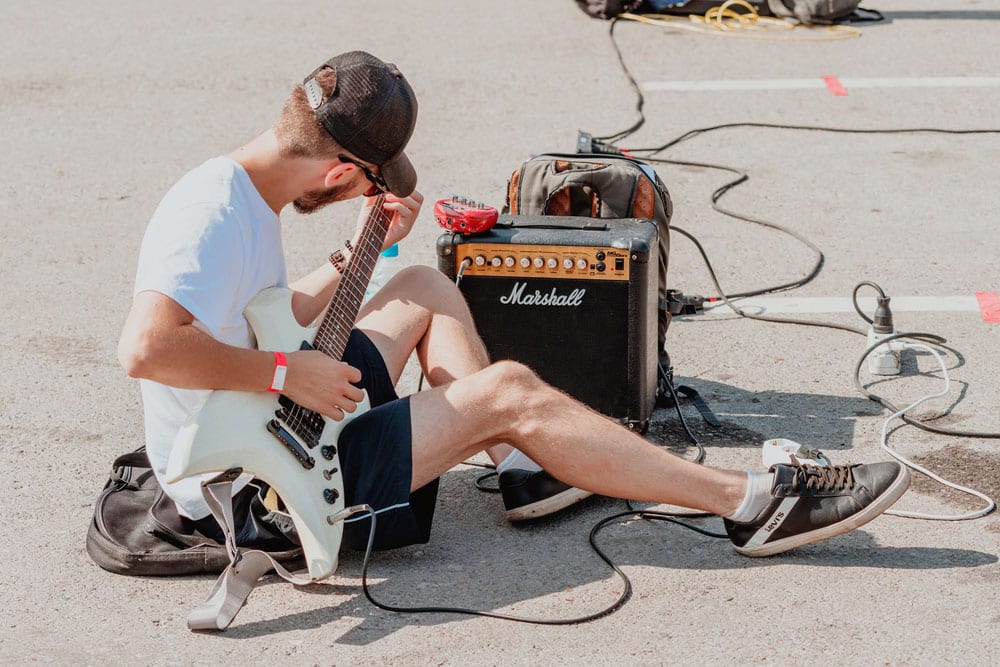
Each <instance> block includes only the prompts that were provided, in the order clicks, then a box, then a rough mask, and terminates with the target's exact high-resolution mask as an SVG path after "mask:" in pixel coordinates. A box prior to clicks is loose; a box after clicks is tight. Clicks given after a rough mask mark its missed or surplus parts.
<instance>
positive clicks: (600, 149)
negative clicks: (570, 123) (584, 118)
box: [576, 130, 631, 157]
mask: <svg viewBox="0 0 1000 667" xmlns="http://www.w3.org/2000/svg"><path fill="white" fill-rule="evenodd" d="M576 152H577V153H604V154H606V155H625V156H626V157H631V154H630V153H629V151H628V149H627V148H619V147H618V146H615V145H614V144H609V143H606V142H604V141H601V140H600V139H595V138H594V137H593V135H591V134H590V133H588V132H583V131H582V130H578V131H577V133H576Z"/></svg>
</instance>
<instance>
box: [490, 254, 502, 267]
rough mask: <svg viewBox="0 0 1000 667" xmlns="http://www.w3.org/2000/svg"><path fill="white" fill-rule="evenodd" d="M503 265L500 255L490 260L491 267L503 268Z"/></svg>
mask: <svg viewBox="0 0 1000 667" xmlns="http://www.w3.org/2000/svg"><path fill="white" fill-rule="evenodd" d="M502 264H503V258H502V257H500V255H497V256H496V257H494V258H493V259H491V260H490V265H491V266H501V265H502Z"/></svg>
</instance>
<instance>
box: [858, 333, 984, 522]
mask: <svg viewBox="0 0 1000 667" xmlns="http://www.w3.org/2000/svg"><path fill="white" fill-rule="evenodd" d="M888 343H889V341H884V342H883V344H888ZM895 343H896V344H897V345H899V346H900V347H903V348H907V349H920V350H926V351H928V352H930V353H931V354H932V355H934V358H935V359H937V362H938V364H939V365H940V366H941V374H942V376H943V379H944V388H943V389H942V390H941V391H939V392H937V393H935V394H928V395H927V396H924V397H923V398H921V399H919V400H917V401H914V402H913V403H911V404H910V405H908V406H906V407H905V408H903V409H901V410H898V411H896V412H895V413H893V414H891V415H889V417H888V418H887V419H886V420H885V422H884V423H883V424H882V439H881V442H880V446H881V447H882V449H884V450H885V451H886V452H888V453H889V455H890V456H892V457H893V458H895V459H896V460H898V461H899V462H900V463H902V464H903V465H905V466H907V467H909V468H912V469H913V470H916V471H917V472H919V473H923V474H924V475H927V476H928V477H930V478H931V479H933V480H934V481H936V482H938V483H940V484H943V485H944V486H947V487H948V488H951V489H955V490H956V491H961V492H962V493H967V494H969V495H972V496H976V497H978V498H982V499H983V500H985V501H986V506H985V507H983V508H982V509H979V510H975V511H972V512H967V513H965V514H927V513H924V512H909V511H905V510H888V511H886V514H891V515H893V516H901V517H907V518H910V519H930V520H934V521H966V520H969V519H978V518H979V517H982V516H986V515H987V514H989V513H990V512H992V511H993V510H994V509H996V502H995V501H994V500H993V499H992V498H990V497H989V496H987V495H985V494H983V493H980V492H979V491H976V490H975V489H970V488H968V487H965V486H962V485H960V484H956V483H955V482H950V481H948V480H946V479H944V478H943V477H941V476H940V475H937V474H935V473H933V472H931V471H930V470H928V469H927V468H924V467H923V466H921V465H918V464H916V463H914V462H913V461H910V460H909V459H907V458H906V457H904V456H903V455H902V454H899V453H898V452H896V451H895V450H894V449H892V448H891V447H889V424H890V423H892V420H893V419H898V418H900V417H902V415H904V414H906V413H907V412H909V411H910V410H913V409H914V408H916V407H918V406H920V405H923V404H924V403H926V402H927V401H930V400H932V399H935V398H941V397H942V396H946V395H947V394H948V390H949V388H950V387H951V379H950V378H949V376H948V368H947V365H946V364H945V363H944V359H942V358H941V355H940V354H938V352H937V350H935V349H934V348H932V347H930V346H928V345H923V344H921V343H900V342H898V341H895ZM877 347H878V346H877V345H875V346H873V347H872V350H874V349H875V348H877ZM872 350H869V354H870V353H871V351H872Z"/></svg>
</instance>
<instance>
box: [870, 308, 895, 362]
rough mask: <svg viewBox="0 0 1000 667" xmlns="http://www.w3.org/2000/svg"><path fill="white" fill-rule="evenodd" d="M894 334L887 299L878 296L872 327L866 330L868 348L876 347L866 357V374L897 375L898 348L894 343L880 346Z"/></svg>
mask: <svg viewBox="0 0 1000 667" xmlns="http://www.w3.org/2000/svg"><path fill="white" fill-rule="evenodd" d="M894 333H896V330H895V328H894V326H893V323H892V310H890V309H889V297H887V296H879V297H878V305H877V306H876V307H875V315H874V316H873V317H872V325H871V326H870V327H869V328H868V347H869V348H871V347H872V346H875V345H878V347H876V348H875V349H873V350H872V351H871V353H870V354H869V355H868V372H869V373H871V374H872V375H899V370H900V355H899V350H900V346H899V345H897V344H895V342H894V341H890V342H888V343H882V344H880V343H881V341H883V340H885V339H886V338H888V337H890V336H892V335H893V334H894Z"/></svg>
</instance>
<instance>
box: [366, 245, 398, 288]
mask: <svg viewBox="0 0 1000 667" xmlns="http://www.w3.org/2000/svg"><path fill="white" fill-rule="evenodd" d="M401 261H402V260H400V258H399V244H398V243H393V244H392V245H391V246H389V247H388V248H386V249H385V250H383V251H382V254H381V255H379V257H378V260H377V261H376V262H375V268H374V270H372V279H371V280H369V281H368V289H366V290H365V301H367V300H368V299H370V298H372V297H373V296H375V293H376V292H378V291H379V290H380V289H382V288H383V287H385V284H386V283H387V282H389V280H391V279H392V277H393V276H394V275H396V272H397V271H399V269H400V268H402V263H401Z"/></svg>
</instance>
